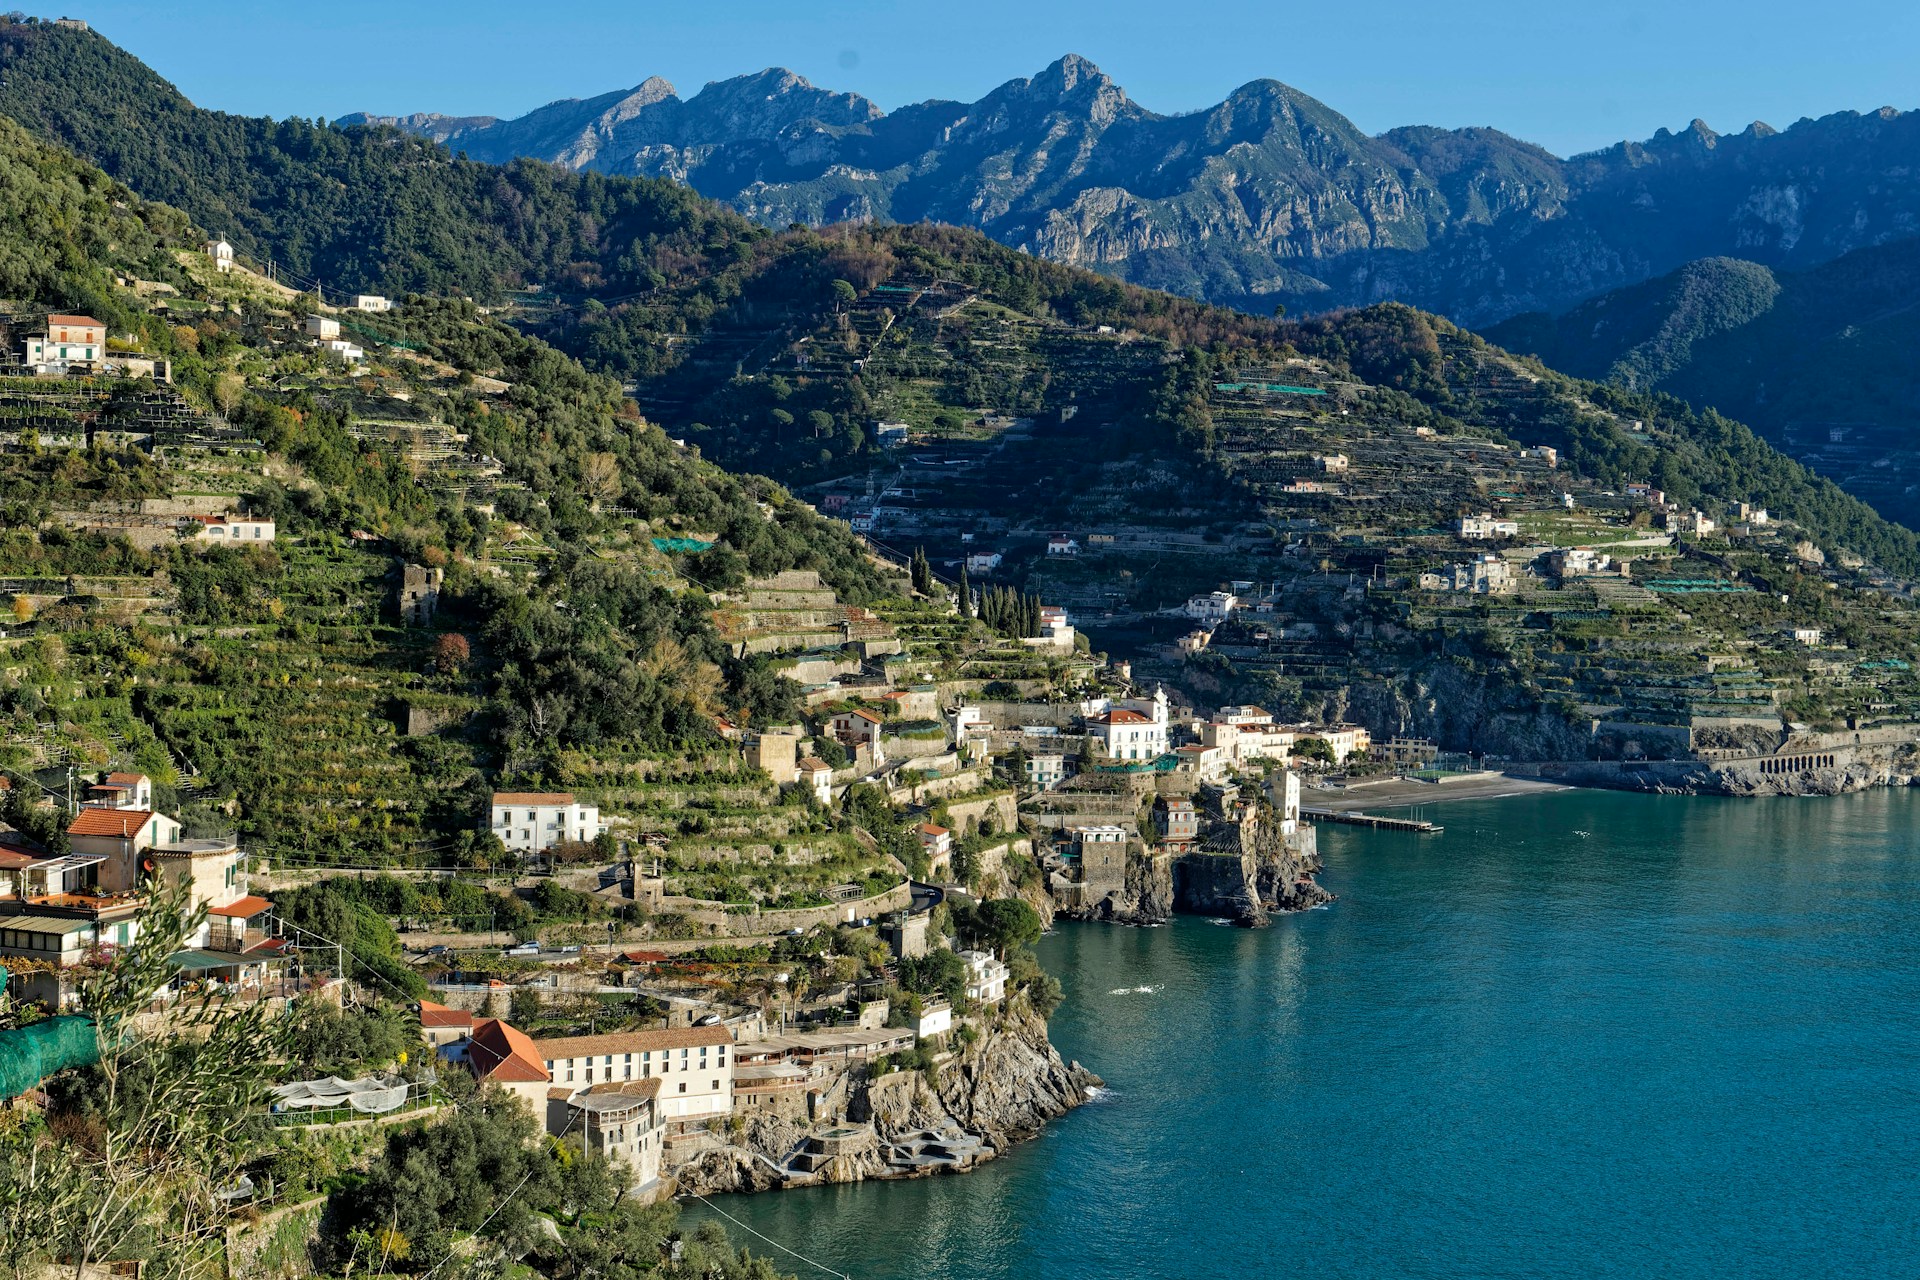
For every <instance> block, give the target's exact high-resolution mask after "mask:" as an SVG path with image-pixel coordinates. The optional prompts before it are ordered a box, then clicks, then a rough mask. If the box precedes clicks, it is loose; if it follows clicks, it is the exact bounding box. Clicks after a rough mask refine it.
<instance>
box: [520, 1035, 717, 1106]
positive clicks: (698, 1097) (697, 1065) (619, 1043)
mask: <svg viewBox="0 0 1920 1280" xmlns="http://www.w3.org/2000/svg"><path fill="white" fill-rule="evenodd" d="M533 1048H534V1050H535V1051H536V1052H537V1053H539V1055H540V1060H541V1062H542V1064H543V1065H544V1066H545V1067H546V1069H547V1081H548V1084H549V1087H551V1088H553V1089H566V1090H569V1091H572V1092H575V1093H578V1092H582V1091H584V1090H587V1089H590V1088H592V1087H594V1086H595V1085H602V1084H609V1083H615V1082H618V1083H621V1084H625V1083H627V1082H628V1081H633V1080H658V1081H659V1082H660V1093H659V1109H660V1116H661V1118H662V1119H663V1120H666V1121H669V1122H671V1121H675V1120H689V1119H699V1118H702V1117H706V1116H715V1115H726V1114H728V1113H729V1112H731V1111H732V1110H733V1055H732V1053H731V1050H732V1048H733V1035H732V1033H731V1032H729V1031H728V1030H727V1029H726V1028H725V1027H717V1026H716V1027H670V1028H668V1029H667V1030H665V1031H627V1032H620V1033H616V1034H613V1035H603V1036H562V1037H558V1038H554V1039H547V1040H535V1041H534V1042H533Z"/></svg>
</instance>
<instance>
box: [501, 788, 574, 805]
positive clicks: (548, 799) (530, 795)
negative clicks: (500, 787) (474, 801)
mask: <svg viewBox="0 0 1920 1280" xmlns="http://www.w3.org/2000/svg"><path fill="white" fill-rule="evenodd" d="M493 802H494V803H495V804H572V803H573V792H571V791H496V792H494V793H493Z"/></svg>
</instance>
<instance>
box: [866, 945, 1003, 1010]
mask: <svg viewBox="0 0 1920 1280" xmlns="http://www.w3.org/2000/svg"><path fill="white" fill-rule="evenodd" d="M1036 936H1037V935H1036ZM899 971H900V989H901V990H903V991H910V992H912V993H914V994H915V995H923V996H932V995H938V996H945V997H946V998H947V1001H948V1003H950V1004H952V1005H953V1006H954V1007H955V1008H956V1009H957V1008H964V1007H965V1005H966V1002H967V965H966V962H965V961H964V960H962V959H961V958H960V957H959V956H958V955H956V954H955V953H953V952H952V951H949V950H948V949H947V948H945V947H935V948H934V949H933V950H931V951H929V952H928V953H927V954H926V955H924V956H917V957H916V956H904V957H902V958H901V960H900V962H899Z"/></svg>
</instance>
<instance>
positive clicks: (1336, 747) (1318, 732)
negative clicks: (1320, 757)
mask: <svg viewBox="0 0 1920 1280" xmlns="http://www.w3.org/2000/svg"><path fill="white" fill-rule="evenodd" d="M1302 738H1318V739H1320V740H1321V741H1322V742H1324V743H1326V744H1327V745H1328V746H1329V747H1331V748H1332V749H1333V759H1334V762H1335V763H1337V764H1345V763H1346V761H1347V757H1348V756H1355V755H1360V754H1363V753H1364V752H1367V751H1369V750H1371V749H1372V747H1373V735H1372V734H1370V733H1368V732H1367V731H1366V730H1365V729H1362V728H1361V727H1360V726H1359V725H1357V724H1336V725H1324V726H1317V727H1309V726H1307V725H1301V726H1299V727H1298V728H1297V729H1296V730H1295V742H1296V743H1297V742H1298V741H1299V740H1300V739H1302Z"/></svg>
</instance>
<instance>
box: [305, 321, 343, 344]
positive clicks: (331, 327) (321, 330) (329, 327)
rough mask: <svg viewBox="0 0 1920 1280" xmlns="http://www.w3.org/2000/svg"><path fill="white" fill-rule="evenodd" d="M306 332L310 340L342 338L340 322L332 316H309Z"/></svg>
mask: <svg viewBox="0 0 1920 1280" xmlns="http://www.w3.org/2000/svg"><path fill="white" fill-rule="evenodd" d="M306 330H307V336H308V337H309V338H320V339H322V340H324V339H327V338H337V337H339V336H340V322H339V321H338V320H335V319H334V318H333V317H332V316H308V317H307V322H306Z"/></svg>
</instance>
